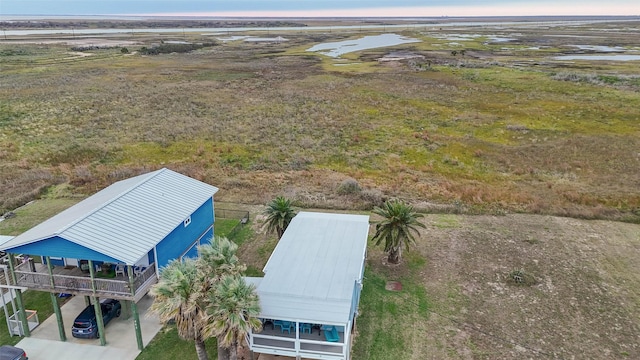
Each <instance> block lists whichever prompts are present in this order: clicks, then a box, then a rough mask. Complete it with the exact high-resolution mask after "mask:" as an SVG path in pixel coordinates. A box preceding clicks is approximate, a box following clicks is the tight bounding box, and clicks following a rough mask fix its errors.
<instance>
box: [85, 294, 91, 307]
mask: <svg viewBox="0 0 640 360" xmlns="http://www.w3.org/2000/svg"><path fill="white" fill-rule="evenodd" d="M84 304H85V305H86V306H89V305H91V298H90V297H88V296H86V295H85V296H84ZM86 306H85V307H86Z"/></svg>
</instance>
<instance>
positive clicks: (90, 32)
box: [0, 16, 624, 36]
mask: <svg viewBox="0 0 640 360" xmlns="http://www.w3.org/2000/svg"><path fill="white" fill-rule="evenodd" d="M4 18H5V19H3V17H0V21H17V20H19V19H16V18H15V16H11V17H9V16H4ZM33 18H34V17H30V19H29V20H34V19H33ZM50 18H52V17H51V16H48V17H45V16H43V17H42V18H41V19H40V20H45V19H50ZM59 18H62V17H59ZM85 18H86V17H83V18H82V19H85ZM96 18H100V19H103V20H141V19H144V18H136V17H123V18H118V19H112V18H109V19H105V18H104V17H96ZM73 19H74V20H78V19H80V18H78V17H76V18H73ZM23 20H27V19H23ZM185 20H187V19H185ZM618 21H624V20H580V19H578V20H553V21H544V20H541V21H485V22H471V21H469V22H459V21H458V22H456V21H453V22H432V23H424V22H422V23H415V24H402V25H342V26H283V27H271V28H265V27H238V28H228V27H224V28H222V27H221V28H168V29H158V28H136V29H41V30H3V32H2V35H4V36H28V35H56V34H62V35H101V34H135V33H187V32H188V33H194V32H206V33H215V34H224V33H230V32H251V31H262V32H264V31H272V32H281V31H327V30H328V31H332V30H352V31H358V30H383V31H384V30H387V29H389V30H405V29H415V30H433V29H436V28H444V27H447V28H450V27H487V26H489V27H496V28H504V27H541V26H542V27H552V26H566V25H574V26H575V25H586V24H597V23H610V22H618ZM208 35H210V34H208Z"/></svg>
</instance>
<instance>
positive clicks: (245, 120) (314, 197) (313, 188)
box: [0, 23, 640, 222]
mask: <svg viewBox="0 0 640 360" xmlns="http://www.w3.org/2000/svg"><path fill="white" fill-rule="evenodd" d="M638 26H639V25H638V23H614V24H598V25H584V26H582V27H580V26H571V27H552V28H535V27H534V28H528V29H502V30H496V29H494V28H473V27H471V28H465V27H462V28H450V29H449V28H446V29H438V28H426V27H425V28H424V29H409V30H405V31H404V32H403V34H404V35H407V36H412V37H415V38H417V39H420V40H422V42H420V43H413V44H406V45H401V46H397V47H394V48H381V49H372V50H368V51H362V52H358V53H352V54H347V55H345V56H344V58H345V59H342V60H340V59H339V60H333V59H330V58H327V57H325V56H322V55H318V54H315V53H310V52H307V51H305V50H306V49H308V48H309V47H310V46H312V45H313V44H316V43H319V42H322V41H332V40H337V39H347V38H358V37H361V36H363V35H367V33H364V32H362V31H354V32H343V33H340V32H336V31H332V32H326V31H325V32H292V33H286V32H285V33H277V32H276V30H271V31H270V33H269V34H268V36H274V37H275V36H278V35H280V36H283V37H286V38H287V39H289V41H287V42H281V43H252V42H243V41H241V40H238V41H231V42H225V43H222V42H220V41H218V40H216V38H215V37H212V36H202V35H199V34H198V35H195V34H189V33H188V34H186V35H184V36H183V35H182V34H181V35H180V36H176V35H167V34H147V35H136V36H131V35H127V36H122V37H121V38H108V39H107V40H104V38H103V37H100V38H94V39H92V38H88V39H87V38H82V39H62V40H64V41H67V42H69V43H71V44H74V41H81V43H80V45H82V46H86V45H87V43H92V42H93V44H97V45H101V44H102V42H103V41H106V44H104V46H105V47H107V48H104V49H94V50H87V51H84V52H82V53H81V54H84V55H83V56H80V55H78V52H77V51H72V50H71V47H72V45H65V44H60V43H52V39H51V38H46V39H29V38H26V39H24V38H20V39H13V40H11V39H9V40H6V41H2V42H0V66H1V67H2V72H1V73H0V99H2V101H1V102H0V107H1V111H0V160H1V162H0V164H1V165H0V166H1V167H2V169H1V172H0V174H1V175H0V183H1V184H2V186H1V187H0V192H1V196H0V199H2V200H1V202H0V210H2V211H7V210H11V209H12V208H14V207H16V206H19V205H21V204H22V203H24V202H26V201H28V200H30V199H33V198H35V197H37V196H38V195H39V194H41V193H42V192H45V191H46V189H47V187H48V186H50V185H52V184H59V183H69V184H71V185H72V186H74V187H75V190H74V191H76V192H80V193H87V194H88V193H92V192H94V191H95V190H96V189H99V188H102V187H104V186H106V185H108V184H109V183H111V182H113V181H116V180H118V179H122V178H124V177H127V176H130V175H133V174H137V173H139V172H141V171H146V170H149V169H155V168H159V167H162V166H166V167H170V168H173V169H176V170H178V171H181V172H184V173H186V174H188V175H190V176H194V177H196V178H198V179H202V180H205V181H208V182H210V183H213V184H216V185H217V186H219V187H220V188H221V189H222V191H221V192H220V194H219V196H220V198H221V199H222V200H228V201H236V202H243V203H265V202H266V201H267V200H269V199H271V198H272V197H274V196H275V195H277V194H285V195H287V196H290V197H292V198H294V199H296V201H297V202H298V204H300V205H305V206H317V207H329V208H369V207H370V206H371V205H374V204H376V203H379V201H380V200H381V199H384V198H388V197H401V198H405V199H407V200H409V201H411V202H413V203H416V204H417V205H419V206H422V207H424V208H425V210H434V209H438V210H443V209H445V210H447V211H457V212H469V213H504V212H526V213H540V214H556V215H568V216H575V217H581V218H607V219H618V220H625V221H634V222H635V221H638V219H640V196H639V193H638V191H637V189H638V184H639V183H640V153H639V152H638V148H640V146H639V145H640V140H639V139H640V138H639V135H640V133H639V127H640V121H639V120H640V115H639V113H640V110H638V109H640V97H639V96H638V91H639V89H640V79H639V77H638V76H639V74H638V72H637V61H636V62H634V61H630V62H622V61H598V62H593V61H586V62H585V61H560V60H553V59H552V56H554V55H559V54H567V53H590V52H593V50H581V49H578V48H576V47H575V46H572V44H577V45H581V46H583V45H590V46H594V45H605V44H608V45H615V46H618V47H620V48H625V49H628V50H629V51H637V50H638V48H637V44H636V45H634V44H633V42H632V40H630V39H632V37H631V36H629V34H634V32H635V33H637V31H638ZM596 27H598V28H596ZM603 29H605V30H608V31H606V32H604V31H603ZM400 30H402V29H400ZM603 33H604V34H606V35H607V36H608V37H607V38H605V39H603V38H602V37H601V35H602V34H603ZM595 34H599V35H598V36H600V37H595ZM262 36H264V35H262ZM498 36H499V37H503V38H510V39H513V40H512V41H508V42H504V41H494V40H492V39H495V38H496V37H498ZM448 39H455V41H454V40H448ZM58 40H60V39H58ZM170 40H187V41H194V42H197V41H217V42H218V45H217V46H214V47H208V48H204V49H200V50H197V51H194V52H191V53H183V54H179V53H172V54H161V55H157V56H142V55H140V54H136V50H138V49H140V48H142V47H143V46H144V47H151V46H152V45H153V44H160V43H161V42H168V41H170ZM463 40H464V41H463ZM12 41H13V42H12ZM29 41H31V42H32V43H28V42H29ZM118 41H120V42H122V44H123V46H127V48H128V50H130V52H129V53H128V54H123V53H122V52H121V49H120V48H119V47H113V45H114V43H117V42H118ZM14 42H15V43H14ZM132 43H134V44H137V45H131V44H132ZM76 45H78V44H76ZM634 46H635V47H634ZM398 50H402V51H405V52H410V53H413V54H418V55H422V56H424V58H423V59H417V60H416V59H414V60H407V61H392V62H378V61H377V59H378V58H380V57H382V56H384V55H386V54H388V53H390V52H392V51H398ZM454 50H455V51H456V54H455V55H454V54H453V51H454ZM461 50H464V52H461ZM345 61H346V63H345ZM337 65H342V66H337ZM354 181H355V182H357V185H358V187H357V188H356V190H354V191H353V192H350V193H345V192H344V191H342V192H339V191H338V189H339V188H340V186H341V184H343V183H344V182H354ZM358 189H359V190H358Z"/></svg>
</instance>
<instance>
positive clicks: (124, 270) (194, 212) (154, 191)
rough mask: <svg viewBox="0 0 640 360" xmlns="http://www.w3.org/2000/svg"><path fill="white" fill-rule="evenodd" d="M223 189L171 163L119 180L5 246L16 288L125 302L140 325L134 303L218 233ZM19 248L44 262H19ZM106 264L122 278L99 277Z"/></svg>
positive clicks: (3, 248) (4, 249) (0, 246)
mask: <svg viewBox="0 0 640 360" xmlns="http://www.w3.org/2000/svg"><path fill="white" fill-rule="evenodd" d="M217 191H218V188H216V187H214V186H211V185H209V184H205V183H203V182H200V181H198V180H195V179H192V178H190V177H187V176H184V175H181V174H179V173H176V172H174V171H171V170H169V169H161V170H157V171H154V172H150V173H147V174H143V175H139V176H136V177H133V178H130V179H126V180H122V181H119V182H116V183H114V184H113V185H111V186H109V187H107V188H105V189H103V190H102V191H100V192H98V193H96V194H94V195H92V196H91V197H89V198H87V199H85V200H83V201H81V202H80V203H78V204H76V205H74V206H72V207H70V208H68V209H67V210H64V211H62V212H61V213H59V214H57V215H56V216H54V217H52V218H50V219H48V220H46V221H45V222H43V223H41V224H39V225H37V226H35V227H33V228H32V229H30V230H28V231H26V232H24V233H23V234H20V235H18V236H16V237H14V238H13V239H11V240H9V241H7V242H5V243H3V244H1V245H0V250H3V251H6V252H7V253H8V254H9V256H10V257H11V260H12V261H10V262H9V263H10V265H11V267H12V269H11V271H12V276H13V277H14V279H15V280H14V282H15V284H14V285H15V286H17V287H22V288H28V289H34V290H40V291H48V292H50V293H52V294H53V293H71V294H75V295H84V296H89V297H92V298H93V299H94V300H95V299H98V298H115V299H120V300H124V301H126V302H129V304H130V305H131V306H132V309H133V310H134V311H133V313H134V321H136V323H138V321H137V319H135V316H137V312H136V311H135V310H136V305H135V304H136V303H137V302H138V301H139V300H140V299H141V298H142V297H143V296H144V295H145V294H146V293H147V292H148V291H149V289H150V288H151V286H152V285H153V284H155V283H156V282H157V279H158V275H159V271H160V268H161V267H163V266H165V265H167V264H168V263H169V262H170V261H171V260H173V259H181V258H183V257H195V256H196V255H197V250H196V247H197V246H198V245H201V244H204V243H208V242H209V241H210V239H211V238H212V237H213V226H214V201H213V196H214V194H215V193H216V192H217ZM18 254H20V255H29V256H36V255H37V256H40V257H42V259H43V263H44V264H46V266H35V264H31V263H29V262H28V261H26V262H23V263H22V264H18V262H17V261H15V256H17V255H18ZM38 265H39V264H38ZM104 270H115V275H116V278H114V279H103V278H97V277H96V276H95V274H96V272H97V271H104ZM18 295H19V291H18ZM18 297H20V296H18ZM94 303H96V301H94ZM56 306H57V304H54V307H56ZM99 308H100V307H99V306H97V309H99ZM60 321H61V318H60V319H59V322H60ZM25 330H26V331H25V333H26V334H27V335H28V333H29V331H28V328H27V329H25ZM136 330H139V324H138V325H136ZM60 335H61V339H63V340H64V338H65V335H64V334H62V333H61V334H60ZM100 335H101V342H103V344H104V340H103V338H104V334H103V333H101V334H100ZM138 344H139V347H141V344H142V343H141V340H140V341H139V343H138Z"/></svg>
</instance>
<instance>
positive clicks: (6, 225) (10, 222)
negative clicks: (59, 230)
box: [0, 199, 79, 235]
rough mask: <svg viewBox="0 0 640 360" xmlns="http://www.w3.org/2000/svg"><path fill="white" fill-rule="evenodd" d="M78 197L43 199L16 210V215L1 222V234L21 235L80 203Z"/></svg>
mask: <svg viewBox="0 0 640 360" xmlns="http://www.w3.org/2000/svg"><path fill="white" fill-rule="evenodd" d="M78 201H79V200H77V199H43V200H37V201H35V202H33V203H31V204H29V205H28V206H25V207H22V208H20V209H18V210H16V211H15V217H12V218H9V219H6V220H4V221H2V222H0V234H3V235H20V234H22V233H23V232H25V231H27V230H29V229H31V228H32V227H34V226H36V225H38V224H40V223H41V222H43V221H44V220H46V219H48V218H50V217H52V216H54V215H56V214H58V213H60V212H61V211H63V210H65V209H67V208H69V207H71V206H73V205H75V204H77V203H78Z"/></svg>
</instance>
